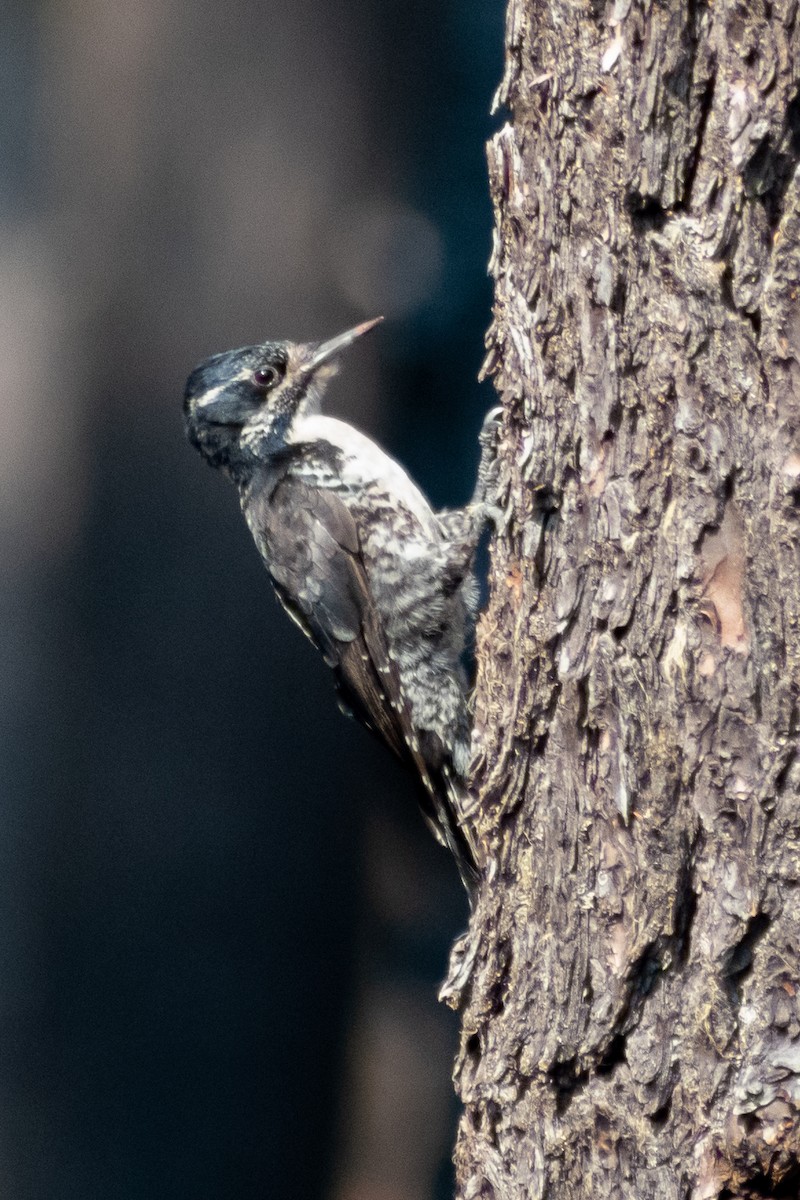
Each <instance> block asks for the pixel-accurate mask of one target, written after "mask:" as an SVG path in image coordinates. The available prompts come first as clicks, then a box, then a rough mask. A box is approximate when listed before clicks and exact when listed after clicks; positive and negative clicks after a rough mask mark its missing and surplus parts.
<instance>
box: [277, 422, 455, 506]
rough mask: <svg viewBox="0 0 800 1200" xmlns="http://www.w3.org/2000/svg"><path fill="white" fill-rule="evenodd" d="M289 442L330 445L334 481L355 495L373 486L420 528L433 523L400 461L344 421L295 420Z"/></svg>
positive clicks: (420, 494) (371, 488)
mask: <svg viewBox="0 0 800 1200" xmlns="http://www.w3.org/2000/svg"><path fill="white" fill-rule="evenodd" d="M288 441H289V443H290V444H308V445H315V444H316V445H319V446H320V448H322V447H323V446H325V445H327V446H329V447H330V448H331V449H332V450H333V451H334V452H336V458H337V463H336V475H337V481H340V482H341V485H342V486H343V487H344V488H346V489H349V490H351V491H352V492H353V493H356V494H358V493H359V492H364V491H369V490H373V489H375V490H377V491H379V492H382V493H384V494H385V495H386V497H387V499H389V500H390V501H393V502H394V503H395V504H396V505H398V506H400V507H402V508H405V509H406V510H407V511H408V512H410V513H412V514H413V515H414V516H415V517H416V518H417V520H418V521H419V522H420V524H421V525H422V526H423V528H426V529H427V528H430V527H431V526H432V525H433V524H434V522H435V517H434V514H433V511H432V509H431V506H430V504H429V503H428V501H427V500H426V499H425V496H424V495H423V494H422V492H421V491H420V489H419V488H418V487H417V485H416V484H415V483H414V481H413V480H412V479H411V478H410V476H409V475H408V474H407V472H406V471H405V470H404V469H403V467H401V466H400V463H398V462H397V461H396V460H395V459H393V458H392V457H391V456H390V455H388V454H387V453H386V452H385V451H384V450H382V449H381V448H380V446H378V445H377V444H376V443H375V442H373V441H372V439H371V438H368V437H367V436H366V434H363V433H361V432H360V431H359V430H358V429H354V428H353V426H352V425H348V424H347V422H346V421H338V420H337V419H336V418H335V417H323V416H320V415H317V416H309V417H305V418H304V419H303V420H301V421H298V422H296V423H295V425H294V426H293V428H292V430H291V433H290V436H289V438H288ZM322 457H323V458H324V454H323V456H322Z"/></svg>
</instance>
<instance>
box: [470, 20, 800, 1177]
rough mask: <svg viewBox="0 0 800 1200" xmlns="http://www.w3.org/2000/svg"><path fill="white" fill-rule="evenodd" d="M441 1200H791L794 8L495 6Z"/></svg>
mask: <svg viewBox="0 0 800 1200" xmlns="http://www.w3.org/2000/svg"><path fill="white" fill-rule="evenodd" d="M498 103H499V104H500V105H501V106H507V109H508V120H507V121H506V123H505V124H504V125H503V127H502V128H501V129H500V131H499V132H498V133H497V135H496V136H495V137H494V138H493V139H492V141H491V142H490V144H489V172H490V184H491V191H492V197H493V202H494V208H495V218H496V228H495V235H494V239H495V240H494V251H493V255H492V260H491V264H490V269H491V272H492V274H493V276H494V279H495V313H494V321H493V324H492V327H491V329H490V331H489V335H488V354H487V363H486V370H487V372H488V373H491V374H493V376H494V379H495V383H496V386H497V389H498V392H499V395H500V397H501V399H502V402H503V406H504V424H503V430H502V435H501V485H500V495H499V502H500V504H501V506H502V508H503V511H504V512H505V522H504V526H503V528H502V529H501V530H500V532H499V534H498V537H497V538H496V541H495V545H494V549H493V558H492V569H491V597H490V603H489V606H488V608H487V611H486V613H485V614H484V616H483V618H482V620H481V625H480V630H479V645H478V654H479V676H478V684H477V689H476V699H475V717H476V726H475V749H476V757H475V770H474V790H475V794H476V796H477V797H478V804H477V808H476V811H475V817H474V821H475V827H476V836H477V837H478V838H479V840H480V843H481V845H482V847H483V849H484V855H485V862H486V868H487V869H486V876H485V882H484V885H483V888H482V890H481V894H480V897H479V900H478V903H477V906H476V910H475V913H474V915H473V922H472V937H473V942H474V944H475V945H476V946H477V955H476V962H475V967H474V971H473V974H472V980H471V985H470V988H469V989H468V991H467V994H466V998H465V1005H464V1010H463V1028H462V1041H461V1050H460V1055H459V1060H458V1064H457V1069H456V1082H457V1087H458V1090H459V1093H460V1095H461V1098H462V1100H463V1102H464V1106H465V1107H464V1113H463V1117H462V1120H461V1125H460V1130H459V1138H458V1144H457V1149H456V1165H457V1176H458V1195H459V1196H460V1197H464V1198H465V1200H472V1198H473V1197H477V1196H481V1197H496V1198H497V1200H512V1198H513V1200H517V1198H519V1200H522V1198H523V1197H525V1198H526V1200H528V1198H533V1197H539V1196H542V1197H543V1196H548V1197H558V1200H571V1198H573V1197H574V1198H576V1200H577V1198H579V1197H580V1198H587V1200H588V1198H589V1197H592V1198H593V1200H595V1198H598V1200H599V1198H601V1197H606V1196H607V1197H614V1198H615V1200H617V1198H619V1197H626V1196H631V1197H633V1196H635V1197H642V1198H643V1200H651V1198H652V1200H677V1198H678V1197H687V1198H689V1197H690V1198H691V1200H710V1198H712V1197H713V1198H715V1200H716V1198H719V1200H722V1198H723V1197H742V1198H743V1197H746V1196H751V1195H753V1196H754V1195H758V1196H764V1195H768V1196H772V1195H775V1196H778V1195H786V1196H794V1195H797V1194H800V1166H799V1165H798V1164H800V1124H799V1123H798V1110H799V1108H800V1007H799V1005H800V1000H798V989H799V988H800V969H799V965H800V957H799V955H800V905H798V887H799V886H800V800H799V799H798V793H799V791H800V758H798V756H797V750H798V726H799V725H800V721H799V720H798V693H799V692H800V172H799V171H798V163H799V162H800V20H799V19H798V11H797V4H796V2H795V0H774V2H773V3H771V4H768V3H766V0H764V2H762V0H756V2H754V3H751V4H747V5H745V4H743V3H735V2H733V0H715V3H713V4H711V3H703V2H702V0H670V2H666V0H664V2H659V0H609V2H608V3H605V4H604V3H602V2H601V3H598V2H596V0H584V2H582V3H572V2H571V0H511V2H510V7H509V11H508V21H507V44H506V72H505V76H504V78H503V81H502V84H501V87H500V91H499V94H498Z"/></svg>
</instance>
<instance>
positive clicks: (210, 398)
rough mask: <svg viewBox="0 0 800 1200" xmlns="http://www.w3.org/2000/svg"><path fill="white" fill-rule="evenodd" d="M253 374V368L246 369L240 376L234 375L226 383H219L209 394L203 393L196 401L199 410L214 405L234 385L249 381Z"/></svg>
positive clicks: (210, 389) (209, 390)
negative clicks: (221, 394)
mask: <svg viewBox="0 0 800 1200" xmlns="http://www.w3.org/2000/svg"><path fill="white" fill-rule="evenodd" d="M252 373H253V368H252V367H244V368H243V369H242V370H241V371H239V373H238V375H232V376H231V378H230V379H226V380H225V382H224V383H218V384H217V386H216V387H213V388H209V389H208V391H207V392H203V394H202V396H200V397H199V399H197V400H195V405H196V407H197V408H205V407H206V405H207V404H213V403H214V401H215V400H216V398H217V396H219V395H220V393H221V392H224V391H225V389H226V388H229V387H230V386H231V384H232V383H240V382H241V381H242V380H243V379H249V378H250V376H251V375H252Z"/></svg>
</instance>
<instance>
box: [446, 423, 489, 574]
mask: <svg viewBox="0 0 800 1200" xmlns="http://www.w3.org/2000/svg"><path fill="white" fill-rule="evenodd" d="M502 411H503V410H502V409H501V408H500V407H497V408H492V409H490V410H489V412H488V413H487V414H486V416H485V417H484V421H483V426H482V428H481V432H480V434H479V435H478V441H479V442H480V446H481V459H480V463H479V465H478V477H477V480H476V482H475V491H474V492H473V494H472V499H471V500H470V502H469V504H467V505H465V507H464V508H454V509H447V510H445V511H443V512H440V513H437V516H438V518H439V523H440V524H441V525H442V526H443V528H444V530H445V532H446V534H447V540H446V544H445V559H444V562H443V563H442V575H443V577H444V580H445V587H446V588H447V589H448V590H452V591H455V590H456V588H458V587H460V586H461V583H462V582H463V580H464V579H465V577H466V575H467V572H468V571H469V569H470V567H471V566H472V560H473V558H474V556H475V551H476V549H477V547H478V542H479V541H480V539H481V535H482V533H483V531H484V529H485V528H486V526H487V524H488V523H489V522H491V523H492V524H493V525H495V527H496V526H497V523H498V518H499V517H500V515H501V513H500V510H499V509H498V508H496V507H495V505H494V504H492V503H491V501H492V500H493V499H494V492H495V491H496V488H497V435H498V431H499V428H500V416H501V414H502Z"/></svg>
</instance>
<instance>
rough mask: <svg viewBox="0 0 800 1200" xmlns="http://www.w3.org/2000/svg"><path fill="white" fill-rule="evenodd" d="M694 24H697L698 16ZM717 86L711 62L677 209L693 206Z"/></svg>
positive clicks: (714, 68)
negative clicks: (692, 149)
mask: <svg viewBox="0 0 800 1200" xmlns="http://www.w3.org/2000/svg"><path fill="white" fill-rule="evenodd" d="M691 9H696V5H695V4H694V3H692V4H691ZM693 24H694V25H695V28H696V25H697V21H696V17H695V19H694V20H693ZM716 87H717V72H716V64H715V63H713V62H712V63H711V66H710V74H709V78H708V81H707V83H706V85H705V87H704V88H703V90H702V92H701V93H700V100H699V109H700V112H699V115H698V118H697V131H696V133H695V137H694V151H693V153H692V157H691V159H690V161H689V166H688V168H687V170H686V179H685V181H684V185H683V199H682V201H681V202H680V204H676V206H675V207H676V209H679V210H684V211H687V212H688V211H690V210H691V207H692V192H693V191H694V185H695V180H696V179H697V168H698V166H699V164H700V160H701V158H702V155H703V143H704V141H705V136H706V126H707V125H708V118H709V117H710V115H711V113H712V111H713V109H714V93H715V91H716Z"/></svg>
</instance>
